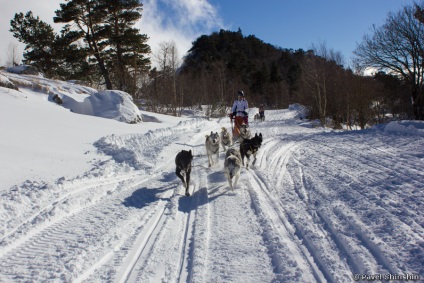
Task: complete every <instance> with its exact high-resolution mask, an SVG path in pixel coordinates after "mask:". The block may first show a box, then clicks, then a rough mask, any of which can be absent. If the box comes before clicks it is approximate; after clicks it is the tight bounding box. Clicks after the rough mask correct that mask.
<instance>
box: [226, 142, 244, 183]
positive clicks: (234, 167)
mask: <svg viewBox="0 0 424 283" xmlns="http://www.w3.org/2000/svg"><path fill="white" fill-rule="evenodd" d="M240 171H241V157H240V152H239V151H238V150H237V149H235V148H229V149H227V152H226V154H225V161H224V173H225V176H226V177H227V180H228V184H229V185H230V189H231V190H234V188H235V187H236V186H237V181H238V179H239V177H240ZM233 179H234V183H233Z"/></svg>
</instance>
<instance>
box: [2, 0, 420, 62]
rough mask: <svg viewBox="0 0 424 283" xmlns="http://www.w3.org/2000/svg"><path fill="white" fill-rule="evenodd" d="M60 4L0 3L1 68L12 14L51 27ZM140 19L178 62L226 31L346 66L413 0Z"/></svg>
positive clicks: (149, 10) (186, 0) (215, 1)
mask: <svg viewBox="0 0 424 283" xmlns="http://www.w3.org/2000/svg"><path fill="white" fill-rule="evenodd" d="M59 3H65V0H37V1H34V0H17V1H11V0H0V6H1V7H2V9H1V10H0V38H2V40H1V41H0V64H2V63H4V62H5V61H6V59H7V50H8V46H9V45H10V44H11V43H13V44H18V46H19V48H20V50H23V45H22V44H19V43H17V40H16V39H14V38H13V37H12V35H11V33H10V32H9V31H8V30H9V28H10V20H11V19H12V18H13V16H14V14H15V13H18V12H24V13H25V12H27V11H29V10H32V11H33V13H34V15H38V16H39V17H40V19H41V20H43V21H45V22H48V23H50V24H51V25H52V26H53V27H54V28H55V29H56V30H57V31H59V30H60V26H58V25H55V24H53V22H52V18H53V16H54V11H55V10H57V9H59ZM142 3H143V4H144V10H143V17H142V20H141V22H140V23H139V24H138V27H139V29H140V31H141V32H142V33H145V34H147V35H148V36H149V37H150V40H149V44H150V46H151V47H152V50H153V51H154V52H155V50H156V48H157V46H158V45H159V44H160V43H161V42H165V41H174V42H175V43H176V45H177V48H178V50H179V53H180V56H181V57H182V56H183V55H184V54H185V53H186V52H187V51H188V50H189V49H190V47H191V43H192V42H193V41H194V40H195V39H196V38H197V37H199V36H200V35H202V34H210V33H212V32H213V31H219V30H220V29H227V30H233V31H237V29H238V28H240V29H241V30H242V32H243V34H244V35H255V36H256V37H257V38H259V39H261V40H263V41H264V42H266V43H270V44H273V45H276V46H278V47H282V48H292V49H299V48H302V49H304V50H307V49H309V48H311V47H312V44H315V45H319V44H320V43H325V44H326V45H327V47H328V48H330V49H333V50H335V51H340V52H341V53H342V54H343V56H344V59H345V62H346V64H348V63H349V61H350V58H351V56H352V52H353V50H354V49H355V47H356V44H357V43H359V42H361V40H362V37H363V35H364V34H366V33H369V29H370V28H371V26H372V25H373V24H375V25H377V26H381V25H382V24H384V22H385V19H386V17H387V14H388V13H389V12H397V11H399V10H400V9H401V8H402V7H403V6H404V5H412V4H413V3H414V1H413V0H356V1H347V0H264V1H252V0H143V1H142Z"/></svg>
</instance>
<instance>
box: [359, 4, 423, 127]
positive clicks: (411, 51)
mask: <svg viewBox="0 0 424 283" xmlns="http://www.w3.org/2000/svg"><path fill="white" fill-rule="evenodd" d="M415 12H416V10H415V8H414V7H412V6H406V7H404V8H403V9H402V10H401V11H399V12H397V13H390V14H389V15H388V17H387V19H386V23H385V24H384V25H383V26H381V27H376V26H373V27H372V29H371V31H372V35H365V36H364V38H363V41H362V43H360V44H358V46H357V48H356V50H355V51H354V54H355V55H356V58H355V61H356V63H357V64H359V65H360V66H362V67H363V68H365V67H374V68H377V69H379V70H381V71H385V72H387V73H392V74H395V75H398V76H400V77H402V78H403V79H404V80H405V81H406V82H407V83H408V84H409V85H410V86H411V98H412V108H413V112H414V116H415V119H419V120H423V119H424V98H423V95H424V94H423V67H424V66H423V55H424V49H423V43H424V25H423V24H422V23H420V22H419V21H418V20H417V19H416V18H415V16H414V14H415Z"/></svg>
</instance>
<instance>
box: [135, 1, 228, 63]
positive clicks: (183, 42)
mask: <svg viewBox="0 0 424 283" xmlns="http://www.w3.org/2000/svg"><path fill="white" fill-rule="evenodd" d="M143 7H144V10H143V17H142V19H141V22H140V26H139V28H140V31H141V32H142V33H145V34H147V35H148V36H149V38H150V39H149V45H150V46H151V48H152V52H155V51H156V48H157V46H158V44H159V43H161V42H164V41H166V42H169V41H173V42H175V44H176V46H177V48H178V52H179V54H180V55H181V56H184V55H185V53H186V52H187V51H188V50H189V49H190V48H191V44H192V42H193V41H194V40H195V39H196V38H197V37H198V36H200V35H201V34H208V33H210V32H212V31H214V30H218V29H220V28H223V27H224V24H223V21H222V19H221V18H220V17H219V15H218V14H217V10H216V8H215V7H214V6H212V5H211V4H210V3H209V2H208V1H206V0H179V1H175V0H146V1H144V2H143Z"/></svg>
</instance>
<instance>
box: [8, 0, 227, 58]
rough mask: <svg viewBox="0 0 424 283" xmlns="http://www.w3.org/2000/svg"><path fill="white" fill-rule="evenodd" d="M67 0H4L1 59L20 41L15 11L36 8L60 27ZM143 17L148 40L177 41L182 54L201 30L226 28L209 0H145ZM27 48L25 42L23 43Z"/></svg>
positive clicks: (154, 43) (152, 42) (152, 43)
mask: <svg viewBox="0 0 424 283" xmlns="http://www.w3.org/2000/svg"><path fill="white" fill-rule="evenodd" d="M65 2H66V1H65V0H38V1H34V0H18V1H11V0H0V6H1V7H2V9H0V38H1V39H2V40H1V42H0V63H4V62H5V61H6V57H7V55H6V54H7V49H8V45H9V44H10V42H14V43H18V41H17V40H16V39H15V38H14V37H13V36H12V33H11V32H9V29H10V20H11V19H12V18H13V17H14V15H15V13H19V12H23V13H26V12H28V11H30V10H31V11H32V12H33V14H34V15H35V16H39V17H40V19H41V20H42V21H44V22H47V23H49V24H51V25H52V26H53V27H54V28H55V29H56V30H57V31H59V30H60V28H61V26H60V25H57V24H54V23H53V17H54V16H55V13H54V12H55V11H56V10H58V9H59V7H60V6H59V4H60V3H65ZM142 3H143V11H142V19H141V21H140V23H139V25H138V28H139V29H140V32H141V33H143V34H147V36H148V37H149V41H148V44H149V45H150V47H151V48H152V51H155V50H156V48H157V46H158V44H159V43H161V42H164V41H167V42H169V41H174V42H175V44H176V46H177V48H178V52H179V54H180V55H181V56H183V55H185V53H186V52H187V51H188V50H189V49H190V47H191V43H192V42H193V41H194V40H195V39H196V38H197V37H198V36H200V35H201V34H209V33H211V32H212V31H216V30H219V29H220V28H224V24H223V21H222V19H221V18H220V17H219V15H218V13H217V10H216V8H215V7H214V6H213V5H211V4H210V3H209V2H208V1H207V0H145V1H142ZM19 49H20V50H21V51H23V49H24V45H23V44H21V43H19Z"/></svg>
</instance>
